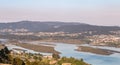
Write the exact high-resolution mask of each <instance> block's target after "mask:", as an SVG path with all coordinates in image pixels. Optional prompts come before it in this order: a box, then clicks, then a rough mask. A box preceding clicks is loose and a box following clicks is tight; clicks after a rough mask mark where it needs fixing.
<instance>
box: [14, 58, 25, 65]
mask: <svg viewBox="0 0 120 65" xmlns="http://www.w3.org/2000/svg"><path fill="white" fill-rule="evenodd" d="M12 65H25V63H24V61H23V60H21V59H20V58H14V59H13V63H12Z"/></svg>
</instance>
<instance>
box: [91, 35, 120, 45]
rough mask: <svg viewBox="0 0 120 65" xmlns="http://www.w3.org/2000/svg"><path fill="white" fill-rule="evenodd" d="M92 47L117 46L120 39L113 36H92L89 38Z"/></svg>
mask: <svg viewBox="0 0 120 65" xmlns="http://www.w3.org/2000/svg"><path fill="white" fill-rule="evenodd" d="M89 40H90V41H91V44H92V45H106V44H118V43H119V42H120V37H119V36H115V35H93V36H91V37H89Z"/></svg>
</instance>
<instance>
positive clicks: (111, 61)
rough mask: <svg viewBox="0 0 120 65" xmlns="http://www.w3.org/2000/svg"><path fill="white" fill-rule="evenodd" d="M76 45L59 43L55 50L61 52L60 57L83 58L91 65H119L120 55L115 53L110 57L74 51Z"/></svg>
mask: <svg viewBox="0 0 120 65" xmlns="http://www.w3.org/2000/svg"><path fill="white" fill-rule="evenodd" d="M76 48H77V46H76V45H72V44H63V43H59V44H57V45H56V46H55V49H56V50H57V51H59V52H61V53H62V54H61V56H67V57H75V58H78V59H79V58H83V59H84V61H86V62H88V63H90V64H92V65H120V54H118V53H116V54H113V55H110V56H104V55H97V54H92V53H85V52H78V51H75V49H76Z"/></svg>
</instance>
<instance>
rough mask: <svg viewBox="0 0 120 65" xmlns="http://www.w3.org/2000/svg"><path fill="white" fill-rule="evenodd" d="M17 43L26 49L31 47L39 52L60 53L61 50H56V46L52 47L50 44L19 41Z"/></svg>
mask: <svg viewBox="0 0 120 65" xmlns="http://www.w3.org/2000/svg"><path fill="white" fill-rule="evenodd" d="M15 45H17V46H20V47H23V48H26V49H31V50H34V51H37V52H44V53H57V54H60V52H58V51H56V50H55V49H54V47H50V46H43V45H34V44H28V43H18V44H15Z"/></svg>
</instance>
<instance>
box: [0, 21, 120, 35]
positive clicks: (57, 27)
mask: <svg viewBox="0 0 120 65" xmlns="http://www.w3.org/2000/svg"><path fill="white" fill-rule="evenodd" d="M6 28H7V29H13V30H14V29H21V28H25V29H28V30H29V31H32V32H60V31H63V32H69V33H79V32H86V31H97V33H107V32H109V31H117V30H120V27H118V26H96V25H89V24H84V23H68V22H67V23H65V22H38V21H20V22H13V23H0V29H6Z"/></svg>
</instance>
